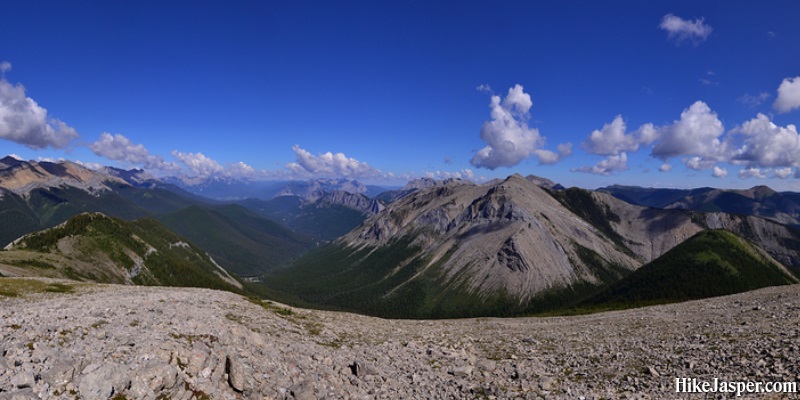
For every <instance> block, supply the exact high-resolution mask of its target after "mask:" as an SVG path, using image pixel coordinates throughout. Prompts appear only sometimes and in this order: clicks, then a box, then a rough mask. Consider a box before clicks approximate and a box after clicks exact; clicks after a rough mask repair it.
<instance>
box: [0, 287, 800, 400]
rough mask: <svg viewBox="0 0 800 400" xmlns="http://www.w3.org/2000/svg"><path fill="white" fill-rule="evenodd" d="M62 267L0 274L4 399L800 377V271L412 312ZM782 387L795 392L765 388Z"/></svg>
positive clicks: (584, 394) (585, 389)
mask: <svg viewBox="0 0 800 400" xmlns="http://www.w3.org/2000/svg"><path fill="white" fill-rule="evenodd" d="M59 282H60V283H58V282H56V281H46V280H45V281H33V280H18V279H12V278H0V399H28V398H31V399H35V398H59V399H60V398H65V399H74V398H82V399H107V398H114V399H117V400H119V399H156V398H171V399H189V398H196V399H233V398H251V399H284V398H288V399H292V398H295V399H316V398H326V399H335V398H368V399H373V398H385V399H401V398H402V399H411V398H435V399H443V398H456V399H461V398H498V399H502V398H534V399H537V398H570V399H577V398H586V399H600V398H609V399H616V398H652V399H662V398H698V399H700V398H705V395H703V394H694V395H688V394H678V393H675V389H676V387H675V378H696V379H698V380H705V381H712V380H713V379H714V378H719V379H720V380H725V381H755V382H773V381H778V382H796V381H798V380H800V285H793V286H784V287H775V288H768V289H763V290H758V291H755V292H750V293H745V294H740V295H734V296H727V297H720V298H714V299H708V300H702V301H694V302H687V303H681V304H673V305H664V306H655V307H648V308H643V309H636V310H627V311H618V312H608V313H601V314H594V315H587V316H575V317H553V318H518V319H493V318H479V319H465V320H444V321H411V320H384V319H379V318H372V317H365V316H360V315H354V314H347V313H335V312H326V311H314V310H303V309H293V308H288V307H285V306H282V305H278V304H268V303H263V304H261V305H260V304H257V303H255V302H251V301H248V300H247V299H245V298H242V297H240V296H238V295H235V294H231V293H227V292H221V291H213V290H206V289H186V288H156V287H135V286H115V285H89V284H76V283H72V282H68V281H59ZM8 295H12V296H10V297H9V296H8ZM782 396H783V397H789V398H796V396H797V395H796V394H795V395H775V396H773V397H767V398H782ZM711 397H715V396H713V395H712V396H711ZM725 397H729V396H725ZM744 398H765V397H764V395H750V396H748V395H745V396H744Z"/></svg>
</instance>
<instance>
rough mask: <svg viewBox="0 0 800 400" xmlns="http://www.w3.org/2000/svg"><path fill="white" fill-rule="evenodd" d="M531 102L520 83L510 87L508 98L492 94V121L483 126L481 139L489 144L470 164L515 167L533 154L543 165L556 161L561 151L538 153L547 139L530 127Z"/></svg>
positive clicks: (485, 166)
mask: <svg viewBox="0 0 800 400" xmlns="http://www.w3.org/2000/svg"><path fill="white" fill-rule="evenodd" d="M532 105H533V102H532V101H531V96H530V95H529V94H527V93H525V91H524V89H523V87H522V86H521V85H515V86H514V87H513V88H510V89H508V94H506V97H505V99H501V98H500V96H492V97H491V101H490V103H489V108H490V109H491V117H492V120H491V121H486V122H485V123H484V124H483V127H481V139H483V141H484V142H486V144H487V146H486V147H484V148H482V149H480V150H479V151H478V153H477V154H475V156H474V157H473V158H472V160H471V161H470V163H471V164H472V165H473V166H475V167H477V168H488V169H495V168H499V167H512V166H514V165H517V164H519V163H520V162H522V160H525V159H526V158H528V157H531V156H533V155H535V156H536V157H537V158H539V162H540V163H543V164H552V163H555V162H557V161H558V160H559V159H560V158H561V156H562V153H555V152H552V151H538V152H537V150H542V149H541V147H542V146H544V144H545V139H544V138H543V137H542V136H541V135H540V134H539V130H538V129H536V128H530V127H528V120H529V119H530V109H531V106H532Z"/></svg>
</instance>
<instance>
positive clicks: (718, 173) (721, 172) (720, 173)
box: [711, 166, 728, 178]
mask: <svg viewBox="0 0 800 400" xmlns="http://www.w3.org/2000/svg"><path fill="white" fill-rule="evenodd" d="M711 176H713V177H714V178H724V177H726V176H728V170H727V169H725V168H720V167H717V166H714V170H713V171H712V172H711Z"/></svg>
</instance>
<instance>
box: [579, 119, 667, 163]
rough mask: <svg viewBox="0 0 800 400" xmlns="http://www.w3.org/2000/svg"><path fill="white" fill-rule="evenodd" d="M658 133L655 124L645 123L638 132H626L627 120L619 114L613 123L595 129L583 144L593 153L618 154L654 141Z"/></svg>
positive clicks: (634, 149)
mask: <svg viewBox="0 0 800 400" xmlns="http://www.w3.org/2000/svg"><path fill="white" fill-rule="evenodd" d="M657 134H658V133H657V132H656V129H655V127H653V124H645V125H642V126H641V127H639V129H638V130H636V132H633V133H626V124H625V120H624V119H623V118H622V116H621V115H617V116H616V117H615V118H614V120H613V121H611V123H608V124H605V125H603V128H602V129H599V130H594V131H593V132H592V133H591V134H590V135H589V137H588V138H587V139H586V140H585V141H584V142H583V143H582V146H583V148H584V149H585V150H586V151H588V152H589V153H592V154H599V155H603V156H610V155H617V154H619V153H621V152H624V151H636V150H638V149H639V146H640V145H647V144H650V143H652V142H653V141H654V140H655V139H656V138H657Z"/></svg>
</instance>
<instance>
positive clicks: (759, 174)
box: [739, 167, 767, 179]
mask: <svg viewBox="0 0 800 400" xmlns="http://www.w3.org/2000/svg"><path fill="white" fill-rule="evenodd" d="M766 177H767V175H766V174H765V173H764V172H763V171H761V169H760V168H756V167H750V168H745V169H742V170H740V171H739V178H741V179H748V178H760V179H764V178H766Z"/></svg>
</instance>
